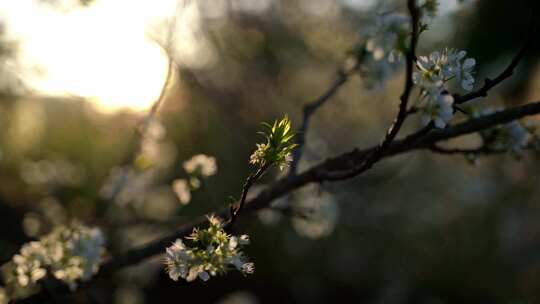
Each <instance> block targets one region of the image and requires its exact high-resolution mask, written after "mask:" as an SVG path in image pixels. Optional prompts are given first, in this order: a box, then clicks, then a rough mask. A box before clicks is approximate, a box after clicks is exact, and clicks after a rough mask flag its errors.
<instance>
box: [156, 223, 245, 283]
mask: <svg viewBox="0 0 540 304" xmlns="http://www.w3.org/2000/svg"><path fill="white" fill-rule="evenodd" d="M208 222H209V227H208V228H206V229H200V230H199V229H194V230H193V233H192V234H191V235H190V236H189V237H187V238H186V240H187V242H188V243H189V246H188V245H186V244H185V243H184V241H183V240H181V239H177V240H176V241H175V242H174V243H173V244H172V245H171V246H170V247H168V248H167V249H166V255H165V264H166V270H167V272H168V273H169V277H170V278H171V279H172V280H174V281H177V280H178V279H179V278H182V279H184V280H186V281H188V282H191V281H193V280H195V279H197V278H199V279H200V280H202V281H207V280H209V279H210V277H211V276H216V275H218V274H220V275H222V274H225V273H226V272H227V271H229V270H230V269H231V268H236V269H237V270H238V271H240V272H242V273H244V274H251V273H253V271H254V265H253V263H249V262H247V258H246V257H245V256H244V254H243V252H242V250H241V249H242V246H244V245H247V244H248V243H249V237H248V236H247V235H241V236H239V237H237V236H231V235H228V234H227V233H225V231H224V230H223V224H222V222H221V220H220V219H219V218H217V217H215V216H210V217H209V218H208Z"/></svg>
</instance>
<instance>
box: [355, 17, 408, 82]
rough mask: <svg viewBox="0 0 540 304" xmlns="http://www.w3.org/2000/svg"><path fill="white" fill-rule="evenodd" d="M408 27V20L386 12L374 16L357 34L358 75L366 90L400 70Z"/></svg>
mask: <svg viewBox="0 0 540 304" xmlns="http://www.w3.org/2000/svg"><path fill="white" fill-rule="evenodd" d="M408 28H409V17H407V16H405V15H402V14H396V13H389V14H381V15H377V17H376V18H375V21H374V22H373V23H372V25H370V26H366V27H365V28H364V29H362V30H361V31H360V33H359V36H360V41H361V47H360V56H359V57H360V58H359V60H361V61H362V65H361V69H360V72H361V73H362V76H363V80H364V83H365V84H366V86H367V87H376V86H378V85H379V84H380V83H382V82H384V81H385V80H386V79H388V78H389V77H390V76H391V75H392V74H393V73H394V72H395V71H396V70H397V69H398V68H399V66H400V64H399V61H400V60H399V59H400V57H401V54H402V53H403V51H404V50H405V40H406V37H407V34H408Z"/></svg>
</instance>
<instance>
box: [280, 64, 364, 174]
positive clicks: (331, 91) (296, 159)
mask: <svg viewBox="0 0 540 304" xmlns="http://www.w3.org/2000/svg"><path fill="white" fill-rule="evenodd" d="M359 66H360V58H357V59H356V62H355V64H354V66H353V67H352V68H350V69H348V70H343V69H340V70H339V71H338V73H337V78H336V79H335V80H334V82H333V83H332V85H331V86H330V87H329V88H328V89H327V90H326V91H325V92H324V93H323V94H322V95H321V96H319V98H317V99H315V100H314V101H312V102H310V103H306V104H305V105H304V108H303V117H302V125H301V127H300V128H299V129H298V135H297V144H298V146H297V147H296V149H295V150H294V152H293V159H292V161H291V165H290V168H289V174H296V172H297V169H298V164H299V163H300V159H301V158H302V154H303V151H304V145H305V141H306V136H307V131H308V129H309V123H310V120H311V117H312V116H313V114H315V112H316V111H317V110H318V109H319V108H320V107H322V106H323V105H324V104H325V103H326V102H327V101H329V100H330V99H331V98H332V97H333V96H334V95H335V94H336V93H337V92H338V91H339V89H340V88H341V87H342V86H343V85H344V84H345V83H346V82H347V80H348V79H349V77H350V76H351V75H352V74H353V73H354V72H355V71H357V70H358V68H359Z"/></svg>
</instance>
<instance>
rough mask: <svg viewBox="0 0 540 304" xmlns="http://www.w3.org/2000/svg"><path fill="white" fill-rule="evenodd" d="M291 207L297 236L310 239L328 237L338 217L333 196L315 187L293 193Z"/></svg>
mask: <svg viewBox="0 0 540 304" xmlns="http://www.w3.org/2000/svg"><path fill="white" fill-rule="evenodd" d="M291 207H292V209H293V214H295V216H294V217H293V218H292V224H293V227H294V229H295V230H296V232H297V233H298V234H300V235H303V236H306V237H308V238H312V239H318V238H322V237H325V236H328V235H330V234H331V233H332V231H333V230H334V227H335V224H336V222H337V219H338V216H339V209H338V205H337V202H336V200H335V198H334V196H332V195H331V194H330V193H329V192H327V191H324V190H322V191H321V190H320V189H318V188H317V186H315V185H311V186H307V187H305V188H303V189H301V190H298V191H297V192H295V200H293V201H292V202H291Z"/></svg>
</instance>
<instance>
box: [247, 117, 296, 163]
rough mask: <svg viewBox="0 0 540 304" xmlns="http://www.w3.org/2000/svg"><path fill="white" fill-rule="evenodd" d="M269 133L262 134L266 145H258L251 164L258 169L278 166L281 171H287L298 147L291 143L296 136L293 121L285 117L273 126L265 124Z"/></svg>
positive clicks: (251, 158)
mask: <svg viewBox="0 0 540 304" xmlns="http://www.w3.org/2000/svg"><path fill="white" fill-rule="evenodd" d="M263 125H264V126H266V127H267V128H268V132H266V133H262V132H261V133H262V134H263V135H264V136H265V137H266V143H262V144H257V149H255V151H254V152H253V154H251V156H250V159H249V162H250V163H251V164H253V165H256V166H258V167H263V166H270V165H274V164H275V165H277V166H278V167H279V169H280V170H283V169H285V168H286V167H287V166H288V165H289V163H290V162H291V160H292V155H291V151H292V150H293V149H294V148H295V147H296V146H297V145H296V144H294V143H291V141H292V139H293V138H294V136H295V133H294V131H293V130H292V126H291V121H290V120H289V118H288V117H287V116H284V117H283V118H282V119H281V120H279V121H277V120H276V121H274V124H273V125H270V124H267V123H264V124H263Z"/></svg>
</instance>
